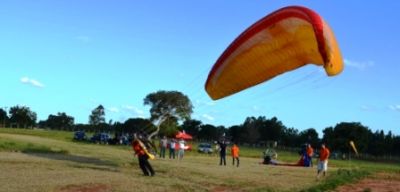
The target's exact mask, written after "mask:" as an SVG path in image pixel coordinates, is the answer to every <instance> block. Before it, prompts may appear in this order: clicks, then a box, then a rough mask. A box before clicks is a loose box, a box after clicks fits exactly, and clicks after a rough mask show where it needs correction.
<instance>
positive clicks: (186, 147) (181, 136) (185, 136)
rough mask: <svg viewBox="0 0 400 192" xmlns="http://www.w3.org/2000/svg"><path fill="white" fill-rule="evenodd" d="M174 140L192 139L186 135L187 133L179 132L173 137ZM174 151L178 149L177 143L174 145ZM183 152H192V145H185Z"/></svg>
mask: <svg viewBox="0 0 400 192" xmlns="http://www.w3.org/2000/svg"><path fill="white" fill-rule="evenodd" d="M175 138H177V139H184V140H190V139H193V137H192V136H191V135H189V134H187V133H185V131H182V132H181V131H179V132H178V133H177V134H176V135H175ZM176 146H177V147H176V149H178V148H179V144H178V143H176ZM184 149H185V150H189V151H190V150H192V145H190V144H188V145H185V148H184Z"/></svg>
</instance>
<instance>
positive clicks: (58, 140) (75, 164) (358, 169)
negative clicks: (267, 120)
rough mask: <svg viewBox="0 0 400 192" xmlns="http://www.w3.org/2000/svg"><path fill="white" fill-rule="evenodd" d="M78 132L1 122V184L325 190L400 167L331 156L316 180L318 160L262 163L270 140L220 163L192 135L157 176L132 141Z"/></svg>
mask: <svg viewBox="0 0 400 192" xmlns="http://www.w3.org/2000/svg"><path fill="white" fill-rule="evenodd" d="M68 135H69V136H68ZM72 135H73V133H71V132H57V131H54V132H53V131H43V130H38V131H36V130H24V129H17V130H16V131H13V130H9V129H0V178H2V179H0V186H2V188H1V189H0V191H2V190H4V191H11V192H12V191H32V190H31V189H35V190H36V191H62V190H63V189H65V188H68V187H70V188H74V187H75V188H78V189H79V187H83V186H89V187H90V186H94V187H97V186H102V187H105V188H107V189H109V191H324V190H327V189H333V188H335V187H336V186H338V185H342V184H344V183H348V182H354V180H356V179H359V178H362V177H365V176H367V175H368V174H370V173H373V172H375V171H392V172H393V171H397V172H399V170H400V165H393V164H381V163H372V162H365V161H354V160H351V161H343V160H330V163H329V164H330V170H329V172H328V177H327V178H324V179H322V180H321V181H316V180H315V176H316V166H314V167H313V168H304V167H285V166H266V165H261V164H259V163H260V162H261V161H262V159H261V155H262V152H263V150H264V149H262V148H250V147H243V146H241V164H240V167H238V168H237V167H235V166H232V164H231V163H232V162H231V158H230V156H229V154H228V156H227V166H219V159H218V156H217V155H216V154H212V155H207V154H200V153H198V152H197V151H196V149H197V148H196V147H195V146H196V143H192V144H193V146H194V148H193V151H191V152H186V153H185V157H184V159H183V160H182V161H178V160H176V159H175V160H170V159H168V158H167V159H156V160H153V161H151V164H152V165H153V167H154V169H155V170H156V176H155V177H152V178H149V177H144V176H142V173H141V171H140V169H139V167H138V162H137V158H136V157H134V156H133V152H132V149H131V148H130V147H129V146H110V145H98V144H88V143H79V142H72ZM1 151H2V152H1ZM15 151H18V152H15ZM277 152H278V154H279V156H278V160H280V161H284V162H288V163H296V162H297V160H298V158H299V156H298V154H296V153H293V152H285V151H279V150H278V151H277ZM314 162H315V161H314ZM314 164H316V162H315V163H314Z"/></svg>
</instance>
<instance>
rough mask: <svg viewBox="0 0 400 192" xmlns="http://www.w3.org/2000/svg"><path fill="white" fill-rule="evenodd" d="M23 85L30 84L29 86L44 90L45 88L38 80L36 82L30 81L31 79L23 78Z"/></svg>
mask: <svg viewBox="0 0 400 192" xmlns="http://www.w3.org/2000/svg"><path fill="white" fill-rule="evenodd" d="M21 83H25V84H29V85H32V86H34V87H39V88H43V87H44V85H43V83H41V82H39V81H38V80H35V79H30V78H29V77H22V78H21Z"/></svg>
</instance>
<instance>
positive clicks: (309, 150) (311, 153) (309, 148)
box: [307, 144, 314, 167]
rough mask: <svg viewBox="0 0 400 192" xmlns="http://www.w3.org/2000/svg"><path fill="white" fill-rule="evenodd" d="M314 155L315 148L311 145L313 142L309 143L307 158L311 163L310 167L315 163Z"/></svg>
mask: <svg viewBox="0 0 400 192" xmlns="http://www.w3.org/2000/svg"><path fill="white" fill-rule="evenodd" d="M313 155H314V149H313V148H312V147H311V144H308V145H307V158H308V161H309V165H308V167H312V166H313V163H312V156H313Z"/></svg>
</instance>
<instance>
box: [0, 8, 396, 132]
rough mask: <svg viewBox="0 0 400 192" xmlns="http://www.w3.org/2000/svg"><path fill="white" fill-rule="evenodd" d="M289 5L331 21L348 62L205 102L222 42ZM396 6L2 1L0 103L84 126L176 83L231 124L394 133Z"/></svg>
mask: <svg viewBox="0 0 400 192" xmlns="http://www.w3.org/2000/svg"><path fill="white" fill-rule="evenodd" d="M288 5H302V6H306V7H309V8H311V9H313V10H314V11H316V12H318V13H319V14H320V15H321V16H322V17H323V18H324V19H325V20H326V21H327V22H328V23H329V24H330V26H331V27H332V29H333V31H334V32H335V35H336V38H337V40H338V42H339V46H340V48H341V51H342V54H343V57H344V58H345V69H344V71H343V73H342V74H340V75H339V76H336V77H333V78H330V77H326V76H325V74H324V73H323V72H322V71H321V69H320V68H318V67H315V66H312V65H310V66H307V67H303V68H301V69H299V70H296V71H293V72H290V73H287V74H284V75H281V76H279V77H277V78H275V79H272V80H270V81H268V82H266V83H264V84H261V85H259V86H256V87H253V88H250V89H248V90H245V91H243V92H240V93H238V94H235V95H233V96H230V97H227V98H224V99H221V100H218V101H212V100H211V99H210V98H209V97H208V95H207V94H206V92H205V90H204V83H205V81H206V78H207V75H208V71H209V70H210V69H211V67H212V65H213V64H214V62H215V61H216V60H217V58H218V57H219V56H220V54H221V53H222V52H223V51H224V50H225V48H226V47H227V46H228V45H229V44H230V43H231V42H232V41H233V40H234V39H235V38H236V37H237V36H238V35H239V34H240V33H241V32H242V31H243V30H245V29H246V28H247V27H249V26H250V25H251V24H253V23H254V22H256V21H257V20H259V19H260V18H262V17H263V16H265V15H267V14H269V13H271V12H273V11H274V10H276V9H279V8H281V7H284V6H288ZM399 9H400V2H399V1H344V0H343V1H333V0H332V1H279V2H278V1H244V0H243V1H238V0H237V1H213V0H209V1H197V2H195V1H128V0H115V1H106V0H103V1H98V0H85V1H78V0H69V1H66V0H59V1H50V0H48V1H47V0H38V1H19V0H3V1H1V2H0V23H1V25H2V27H1V30H0V42H1V46H0V58H1V59H0V66H1V75H0V82H1V83H0V90H1V92H0V93H1V94H0V107H11V106H15V105H25V106H28V107H30V108H31V110H33V111H35V112H36V113H37V115H38V119H39V120H44V119H46V118H47V116H48V115H49V114H56V113H57V112H66V113H67V114H68V115H71V116H73V117H75V122H76V123H87V122H88V116H89V115H90V113H91V110H93V109H94V108H95V107H97V106H98V105H99V104H102V105H103V106H105V108H106V109H107V111H106V118H107V120H110V119H112V120H113V121H121V122H123V121H125V120H126V119H128V118H132V117H145V118H146V117H148V116H149V108H148V107H146V106H144V105H143V99H144V97H145V96H146V95H147V94H149V93H152V92H155V91H158V90H177V91H181V92H183V93H184V94H186V95H188V96H189V98H190V99H191V101H192V102H193V104H194V107H195V108H194V113H193V114H192V118H194V119H198V120H201V121H202V122H203V123H211V124H214V125H224V126H231V125H237V124H241V123H243V122H244V120H245V118H246V117H248V116H266V117H267V118H271V117H273V116H276V117H277V118H278V119H279V120H281V121H282V122H283V124H284V125H286V126H288V127H294V128H297V129H299V130H300V131H301V130H304V129H307V128H315V129H316V130H318V131H319V132H320V133H321V130H323V129H324V128H326V127H328V126H335V125H336V123H339V122H361V123H362V124H363V125H365V126H368V127H369V128H370V129H371V130H373V131H375V130H378V129H379V130H381V129H383V130H385V132H387V131H389V130H391V131H392V132H393V133H395V134H397V135H399V134H400V90H399V87H398V85H397V83H398V82H400V81H399V80H400V76H399V74H400V65H399V64H398V62H399V61H398V58H397V56H398V54H399V53H400V50H399V48H398V46H399V45H400V38H399V37H398V34H400V28H399V25H398V19H399V18H400V12H399V11H398V10H399Z"/></svg>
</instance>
